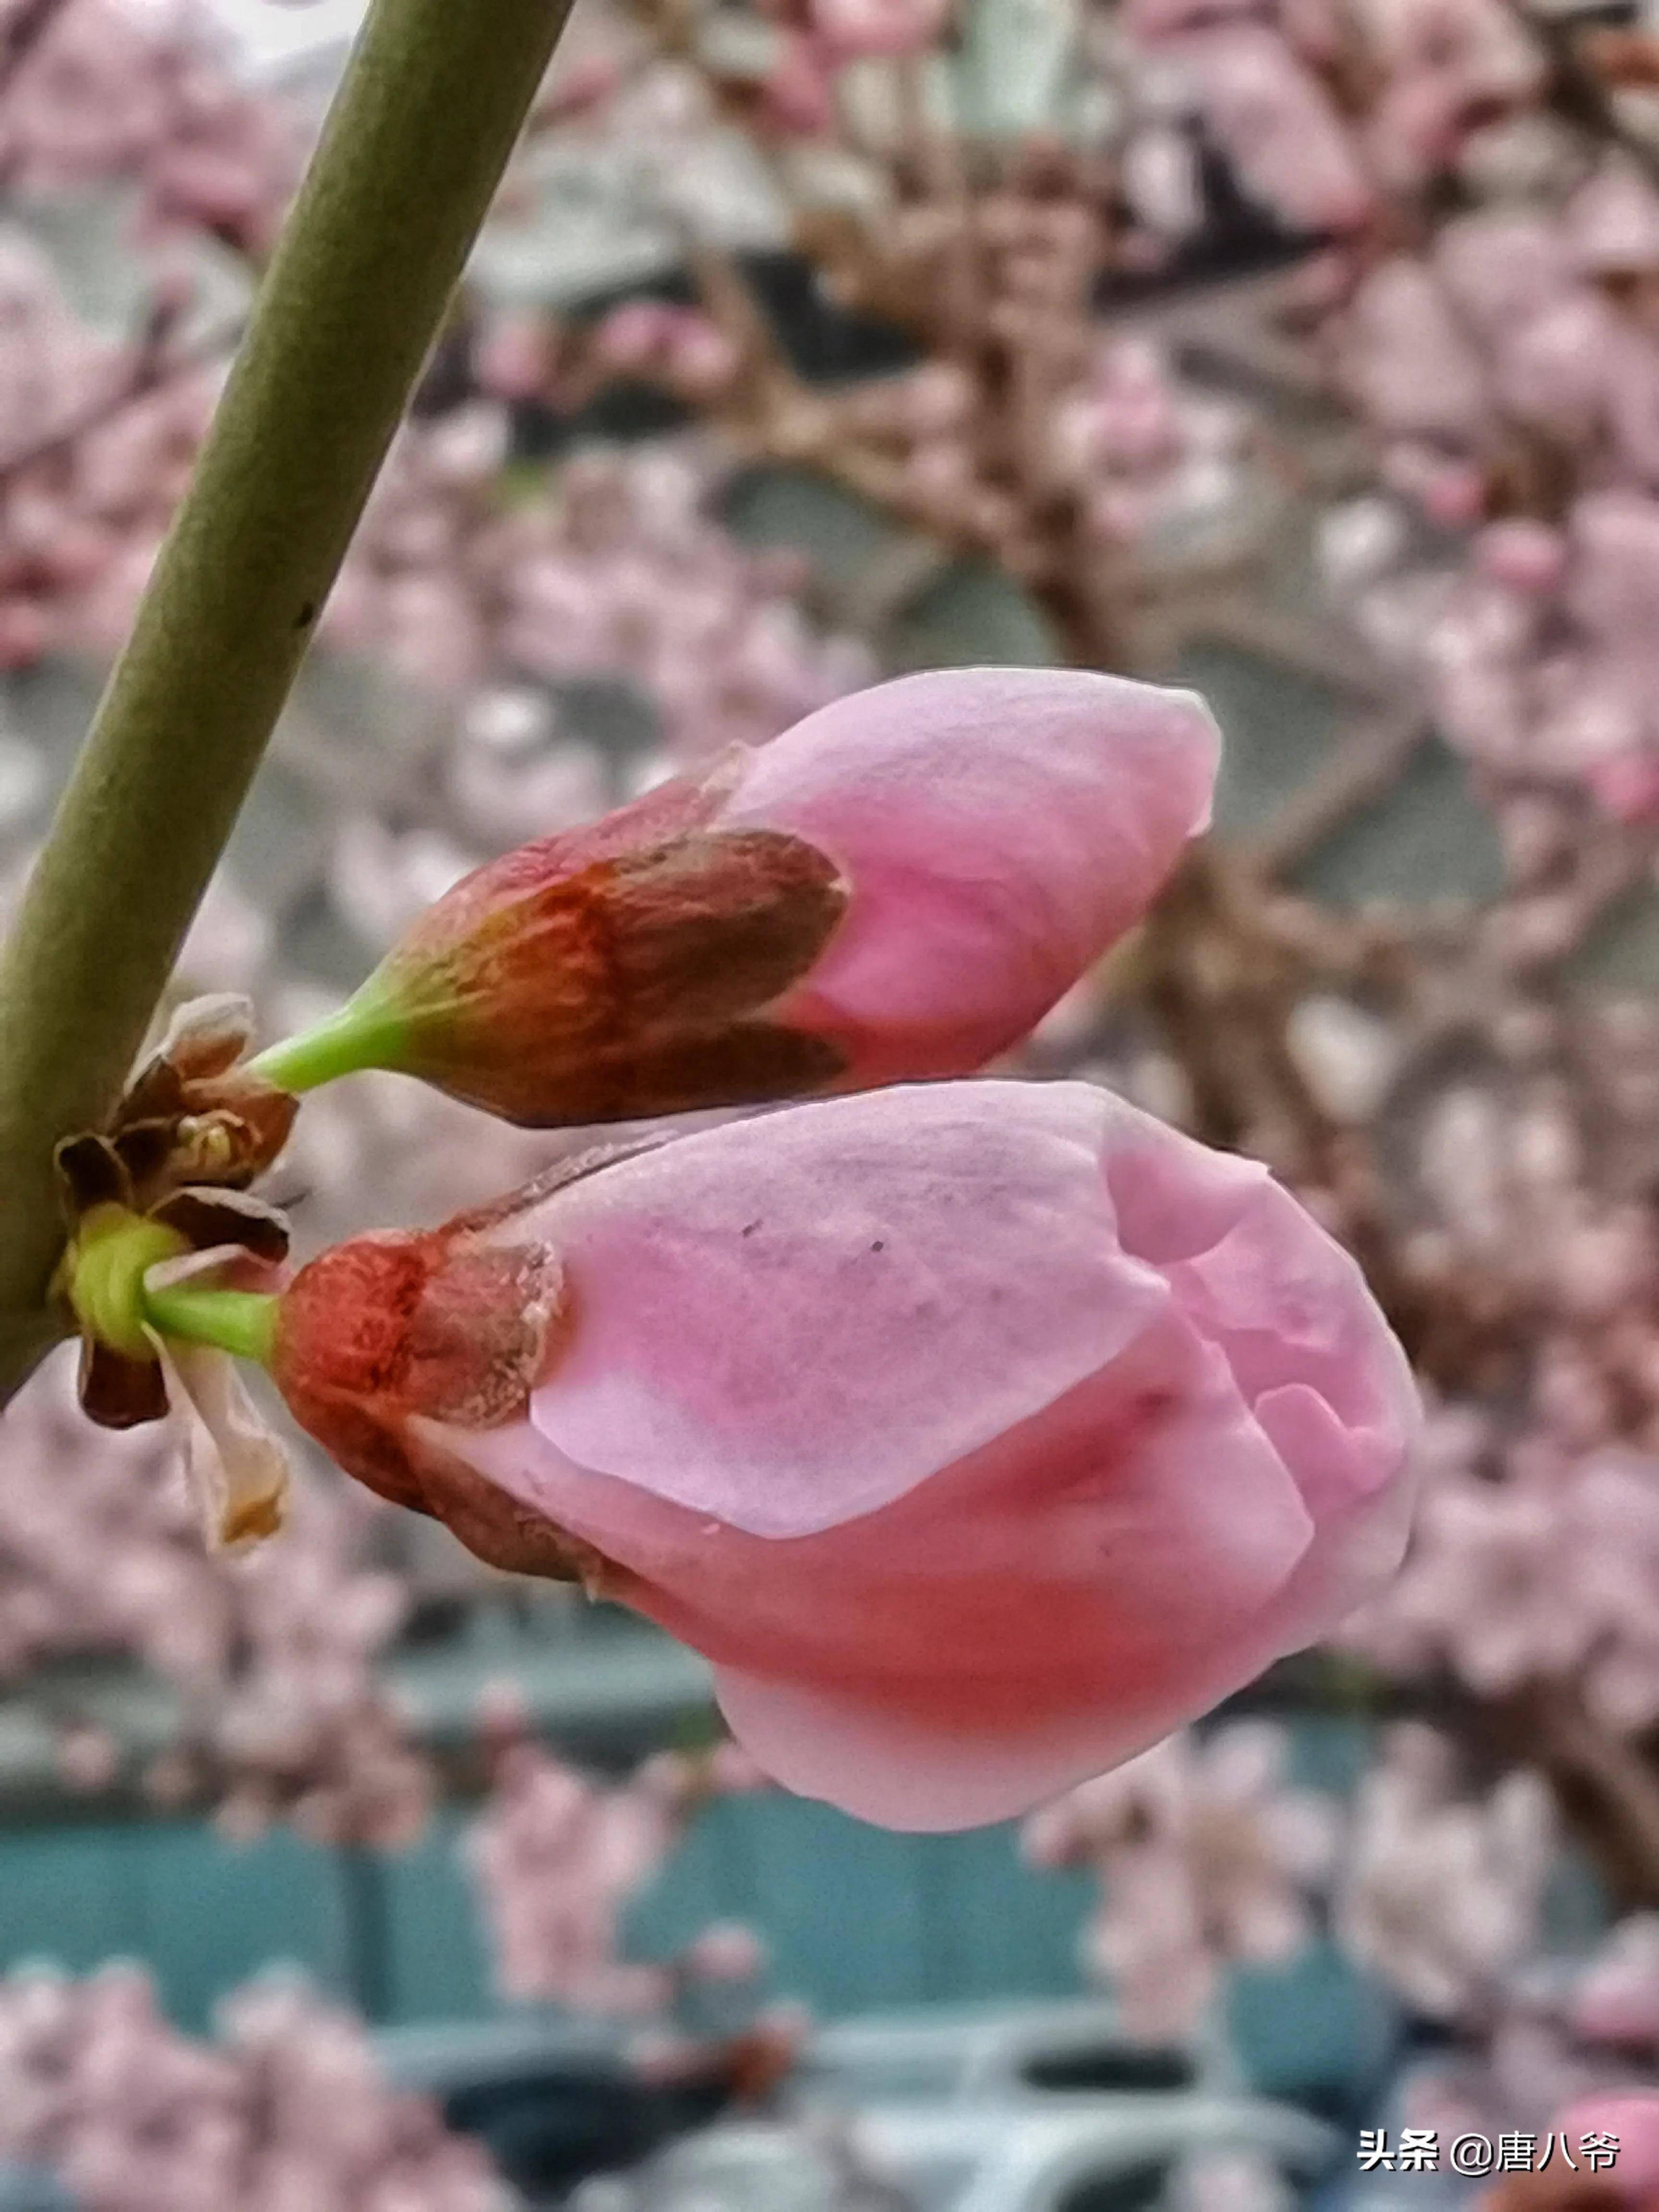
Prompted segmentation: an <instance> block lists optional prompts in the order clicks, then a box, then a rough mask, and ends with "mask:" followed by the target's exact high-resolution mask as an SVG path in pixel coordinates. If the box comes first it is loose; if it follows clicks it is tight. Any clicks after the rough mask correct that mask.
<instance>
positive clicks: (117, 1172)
mask: <svg viewBox="0 0 1659 2212" xmlns="http://www.w3.org/2000/svg"><path fill="white" fill-rule="evenodd" d="M52 1163H53V1164H54V1166H55V1167H56V1168H57V1170H58V1183H59V1186H60V1188H61V1192H62V1195H63V1200H64V1212H65V1214H66V1216H67V1218H68V1219H69V1222H70V1226H71V1227H73V1226H74V1225H75V1224H76V1222H77V1221H79V1220H80V1218H81V1217H82V1214H85V1213H90V1212H92V1210H93V1208H94V1206H131V1204H132V1202H133V1192H132V1178H131V1176H130V1175H129V1174H128V1173H127V1170H126V1167H125V1163H124V1162H123V1161H122V1159H121V1157H120V1155H119V1153H118V1152H117V1150H116V1148H115V1146H113V1145H112V1144H111V1142H110V1140H109V1139H108V1138H107V1137H100V1136H98V1135H96V1134H95V1133H87V1134H84V1135H82V1136H79V1137H65V1138H64V1140H63V1142H62V1143H61V1144H60V1145H59V1146H58V1148H57V1150H56V1151H55V1152H53V1154H52Z"/></svg>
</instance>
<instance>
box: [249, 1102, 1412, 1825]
mask: <svg viewBox="0 0 1659 2212" xmlns="http://www.w3.org/2000/svg"><path fill="white" fill-rule="evenodd" d="M271 1371H272V1374H273V1376H275V1378H276V1382H277V1384H278V1386H279V1387H280V1389H282V1391H283V1395H284V1396H285V1397H286V1398H287V1400H288V1402H289V1406H290V1407H291V1408H292V1410H293V1411H294V1413H295V1415H296V1416H297V1418H298V1419H300V1421H301V1423H302V1424H303V1425H305V1426H306V1427H307V1429H308V1430H309V1431H310V1432H311V1433H312V1434H313V1436H315V1437H317V1438H318V1439H319V1441H320V1442H322V1443H325V1445H327V1446H328V1448H329V1449H331V1450H332V1451H333V1452H334V1453H335V1455H337V1457H338V1458H339V1459H340V1461H341V1462H342V1463H343V1465H344V1466H345V1467H346V1468H348V1469H349V1471H350V1472H351V1473H353V1474H356V1475H357V1476H358V1477H359V1479H361V1480H363V1481H365V1482H367V1483H368V1484H369V1485H370V1486H372V1487H373V1488H374V1489H376V1490H377V1491H379V1492H381V1493H382V1494H384V1495H386V1496H388V1497H392V1498H398V1499H400V1500H401V1501H402V1502H404V1503H405V1504H410V1505H413V1506H415V1507H416V1508H417V1509H418V1510H424V1511H426V1512H428V1513H431V1514H434V1515H435V1516H437V1517H439V1518H441V1519H442V1520H444V1521H446V1522H447V1523H448V1525H449V1526H450V1528H452V1529H453V1530H454V1532H455V1533H456V1534H458V1535H459V1537H460V1538H461V1541H463V1542H465V1543H466V1544H468V1545H470V1546H471V1547H473V1548H474V1549H475V1550H477V1551H478V1552H480V1553H482V1555H483V1557H485V1558H486V1559H492V1560H494V1561H495V1563H497V1564H499V1565H505V1566H509V1567H513V1568H517V1569H520V1570H528V1571H532V1572H542V1573H562V1574H565V1575H568V1576H578V1577H580V1578H581V1579H582V1580H583V1581H584V1582H585V1583H586V1584H587V1586H588V1587H589V1588H590V1589H592V1590H595V1591H598V1592H600V1593H602V1594H604V1595H609V1596H613V1597H616V1598H619V1599H621V1600H623V1601H625V1602H627V1603H629V1604H631V1605H633V1606H635V1607H637V1608H638V1609H639V1610H641V1612H643V1613H647V1614H649V1615H650V1616H651V1617H652V1618H653V1619H654V1620H658V1621H659V1622H660V1623H661V1624H662V1625H663V1626H665V1627H666V1628H668V1629H669V1630H670V1631H671V1632H672V1633H674V1634H676V1635H678V1636H679V1637H681V1638H683V1639H684V1641H686V1642H687V1643H690V1644H693V1645H695V1646H696V1648H697V1649H698V1650H702V1651H703V1652H705V1653H706V1654H707V1655H708V1656H709V1657H710V1658H711V1659H712V1660H713V1661H714V1666H715V1682H716V1687H717V1690H718V1693H719V1696H720V1704H721V1705H722V1707H723V1708H724V1710H725V1712H726V1718H727V1720H728V1721H729V1723H731V1726H732V1730H733V1733H734V1734H735V1735H736V1736H737V1738H738V1741H739V1742H740V1743H741V1744H742V1745H743V1746H744V1748H745V1749H746V1750H747V1751H748V1752H749V1753H750V1754H751V1755H752V1756H753V1758H754V1759H756V1760H757V1762H758V1763H759V1764H760V1765H761V1766H762V1767H763V1768H764V1769H765V1770H766V1771H769V1772H770V1773H771V1774H773V1775H774V1776H775V1778H777V1779H778V1780H779V1781H781V1782H782V1783H783V1784H786V1785H787V1786H788V1787H789V1788H791V1789H793V1790H797V1791H799V1792H801V1793H802V1794H804V1795H807V1796H820V1797H824V1798H827V1799H829V1801H830V1802H833V1803H836V1804H837V1805H840V1806H842V1807H844V1808H846V1809H848V1811H851V1812H854V1813H855V1814H860V1815H861V1816H862V1817H864V1818H866V1819H868V1820H877V1821H879V1822H882V1823H884V1825H887V1826H893V1827H901V1828H915V1829H945V1828H957V1827H965V1826H973V1825H975V1823H978V1822H982V1821H987V1820H997V1819H1000V1818H1003V1817H1005V1816H1006V1815H1008V1814H1014V1813H1018V1812H1020V1811H1023V1810H1024V1809H1026V1808H1029V1807H1030V1806H1032V1805H1033V1804H1036V1803H1037V1802H1040V1801H1042V1800H1043V1799H1045V1798H1048V1797H1049V1796H1053V1795H1054V1793H1055V1792H1057V1791H1058V1790H1061V1789H1063V1788H1065V1787H1066V1786H1067V1785H1068V1784H1071V1783H1073V1782H1075V1781H1077V1780H1078V1779H1079V1778H1081V1777H1084V1776H1087V1775H1091V1774H1094V1773H1097V1772H1099V1771H1102V1770H1103V1769H1105V1768H1108V1767H1109V1766H1112V1765H1115V1764H1116V1763H1118V1762H1119V1761H1121V1760H1122V1759H1127V1758H1128V1757H1130V1756H1131V1755H1132V1754H1133V1753H1136V1752H1138V1751H1139V1750H1141V1749H1143V1748H1144V1747H1146V1746H1147V1745H1148V1744H1150V1743H1152V1741H1155V1740H1156V1739H1158V1737H1160V1736H1162V1735H1164V1734H1165V1733H1166V1732H1167V1731H1169V1730H1170V1729H1172V1728H1174V1727H1176V1725H1177V1724H1179V1723H1181V1722H1182V1721H1185V1720H1187V1719H1189V1718H1191V1717H1194V1716H1195V1715H1197V1714H1199V1713H1201V1712H1203V1711H1206V1710H1207V1709H1208V1708H1209V1707H1210V1706H1211V1705H1214V1704H1215V1703H1216V1702H1217V1701H1218V1699H1221V1698H1223V1697H1225V1696H1226V1695H1227V1694H1229V1693H1230V1692H1231V1691H1233V1690H1235V1689H1237V1687H1239V1686H1241V1685H1242V1684H1243V1683H1244V1682H1246V1681H1248V1680H1249V1679H1250V1678H1251V1677H1252V1676H1253V1675H1255V1674H1257V1673H1258V1672H1259V1671H1260V1670H1261V1668H1263V1667H1265V1666H1266V1665H1267V1664H1268V1663H1269V1662H1270V1661H1272V1660H1273V1659H1274V1658H1276V1657H1278V1656H1279V1655H1280V1654H1282V1653H1284V1652H1286V1651H1289V1650H1297V1649H1298V1648H1300V1647H1301V1646H1302V1645H1304V1644H1307V1643H1309V1642H1310V1641H1312V1640H1314V1639H1315V1638H1318V1637H1320V1636H1322V1635H1323V1634H1324V1633H1326V1632H1328V1630H1329V1629H1330V1628H1331V1627H1332V1626H1334V1623H1335V1622H1336V1621H1338V1620H1340V1619H1341V1618H1342V1616H1343V1615H1344V1614H1345V1613H1347V1612H1348V1611H1349V1610H1350V1609H1351V1608H1352V1607H1353V1606H1354V1605H1356V1604H1357V1603H1358V1601H1360V1599H1361V1598H1362V1597H1364V1596H1365V1595H1368V1594H1370V1592H1371V1591H1372V1590H1374V1589H1375V1588H1376V1585H1377V1584H1378V1583H1380V1582H1381V1581H1382V1580H1383V1578H1384V1577H1387V1576H1388V1575H1389V1573H1391V1572H1392V1571H1393V1569H1394V1567H1395V1565H1396V1564H1397V1561H1398V1559H1399V1556H1400V1553H1401V1547H1402V1545H1403V1542H1404V1538H1405V1529H1406V1520H1407V1514H1408V1512H1409V1509H1410V1502H1411V1490H1412V1484H1411V1482H1410V1481H1409V1480H1408V1479H1407V1474H1406V1472H1405V1470H1406V1467H1407V1455H1408V1447H1409V1445H1410V1443H1411V1442H1412V1440H1413V1435H1414V1431H1415V1428H1416V1425H1417V1420H1418V1411H1417V1404H1416V1399H1415V1395H1414V1392H1413V1387H1412V1383H1411V1378H1410V1376H1409V1373H1408V1370H1407V1366H1406V1363H1405V1359H1404V1357H1403V1355H1402V1354H1401V1350H1400V1347H1399V1346H1398V1345H1397V1344H1396V1343H1395V1340H1394V1338H1393V1337H1392V1335H1391V1334H1389V1329H1388V1327H1387V1325H1386V1323H1385V1322H1384V1321H1383V1316H1382V1315H1381V1314H1380V1312H1379V1311H1378V1310H1377V1308H1376V1304H1374V1302H1373V1300H1372V1299H1371V1297H1370V1294H1369V1292H1368V1291H1367V1290H1366V1288H1365V1285H1364V1280H1363V1279H1362V1278H1361V1276H1360V1273H1359V1271H1358V1268H1357V1267H1356V1266H1355V1265H1354V1263H1353V1261H1352V1260H1351V1259H1349V1258H1348V1257H1347V1255H1346V1254H1344V1253H1343V1252H1342V1251H1341V1250H1340V1249H1339V1248H1338V1247H1337V1246H1336V1245H1335V1244H1334V1243H1333V1242H1332V1241H1331V1240H1330V1239H1329V1238H1328V1237H1327V1236H1326V1235H1325V1234H1324V1233H1323V1231H1321V1230H1320V1229H1319V1228H1318V1227H1317V1226H1316V1225H1315V1224H1314V1222H1313V1221H1312V1220H1311V1219H1310V1217H1309V1216H1308V1215H1307V1214H1306V1213H1305V1212H1304V1211H1303V1210H1302V1208H1301V1207H1300V1206H1298V1205H1297V1202H1296V1201H1295V1200H1293V1199H1292V1198H1291V1197H1290V1195H1289V1194H1287V1193H1286V1192H1285V1191H1284V1190H1283V1189H1281V1188H1279V1186H1278V1185H1277V1184H1275V1183H1274V1182H1273V1181H1272V1180H1271V1179H1270V1177H1269V1176H1268V1175H1267V1171H1266V1170H1265V1169H1263V1168H1261V1167H1260V1166H1258V1165H1256V1164H1254V1163H1253V1162H1250V1161H1248V1160H1243V1159H1239V1158H1231V1157H1229V1156H1226V1155H1224V1154H1221V1153H1218V1152H1211V1151H1210V1150H1208V1149H1207V1148H1206V1147H1205V1146H1201V1145H1200V1144H1198V1143H1196V1142H1194V1140H1193V1139H1189V1138H1187V1137H1184V1136H1182V1135H1179V1134H1177V1133H1176V1132H1175V1131H1173V1130H1171V1129H1169V1128H1167V1127H1164V1125H1163V1124H1162V1123H1160V1122H1158V1121H1153V1120H1152V1118H1151V1117H1150V1116H1148V1115H1144V1114H1142V1113H1140V1112H1139V1111H1138V1110H1136V1109H1133V1108H1132V1107H1130V1106H1128V1105H1127V1104H1125V1103H1122V1102H1121V1100H1119V1099H1117V1098H1115V1097H1113V1096H1112V1095H1111V1094H1110V1093H1109V1092H1107V1091H1101V1090H1097V1089H1095V1088H1093V1087H1092V1086H1091V1085H1085V1084H1069V1083H1067V1084H1048V1085H1039V1084H1011V1083H1001V1082H981V1083H967V1084H939V1085H920V1086H915V1087H909V1088H903V1087H901V1088H896V1089H892V1090H888V1091H877V1092H872V1093H870V1094H868V1095H866V1096H864V1097H856V1098H842V1099H835V1100H830V1101H827V1102H820V1103H815V1104H811V1105H806V1106H801V1107H797V1108H795V1109H791V1110H789V1111H786V1112H781V1113H778V1114H774V1115H765V1116H762V1117H760V1118H758V1119H750V1120H744V1121H736V1122H730V1123H727V1124H725V1125H724V1126H721V1127H714V1128H712V1129H708V1130H704V1131H702V1132H700V1133H697V1134H696V1135H693V1136H690V1137H686V1138H684V1139H680V1140H678V1141H676V1142H673V1143H671V1144H668V1145H665V1146H657V1147H656V1148H654V1149H650V1150H646V1151H639V1150H635V1152H633V1153H631V1154H629V1155H626V1156H623V1157H622V1158H617V1159H614V1160H613V1161H612V1162H611V1164H607V1165H605V1166H602V1167H601V1168H600V1169H599V1171H598V1172H597V1173H592V1174H588V1175H586V1176H579V1177H576V1178H574V1179H572V1178H571V1177H570V1176H567V1177H566V1179H565V1180H564V1181H563V1182H552V1181H550V1180H549V1179H548V1178H544V1179H543V1180H542V1182H539V1183H538V1184H534V1185H532V1186H531V1187H530V1188H529V1189H528V1190H526V1191H525V1192H523V1193H521V1194H519V1195H518V1196H517V1197H516V1198H513V1199H511V1200H505V1201H503V1202H502V1203H501V1205H500V1206H498V1207H496V1208H495V1209H493V1210H489V1211H486V1212H479V1213H477V1214H473V1215H471V1216H464V1217H462V1218H459V1219H458V1220H456V1221H453V1222H452V1223H450V1224H449V1225H448V1226H447V1228H444V1229H442V1230H439V1231H428V1232H423V1233H416V1232H410V1233H407V1234H403V1235H398V1236H379V1237H360V1238H357V1239H356V1240H355V1241H354V1242H352V1243H348V1244H344V1245H342V1246H339V1247H337V1248H336V1249H334V1250H332V1251H331V1252H327V1253H325V1254H324V1255H322V1256H321V1257H320V1258H319V1259H317V1260H315V1261H313V1262H312V1263H311V1265H310V1266H309V1267H307V1268H306V1269H304V1270H303V1271H302V1272H301V1274H300V1275H299V1276H298V1277H297V1278H296V1279H295V1282H294V1283H293V1285H291V1287H290V1288H289V1291H287V1293H286V1294H285V1296H284V1297H283V1303H282V1307H281V1310H280V1316H279V1321H278V1326H277V1331H276V1350H275V1352H274V1354H273V1357H272V1364H271Z"/></svg>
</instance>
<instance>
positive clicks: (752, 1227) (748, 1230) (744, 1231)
mask: <svg viewBox="0 0 1659 2212" xmlns="http://www.w3.org/2000/svg"><path fill="white" fill-rule="evenodd" d="M759 1227H760V1224H759V1222H758V1221H745V1222H744V1225H743V1227H742V1228H741V1229H740V1230H739V1231H738V1236H739V1237H752V1236H753V1235H754V1233H755V1231H757V1229H758V1228H759Z"/></svg>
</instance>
